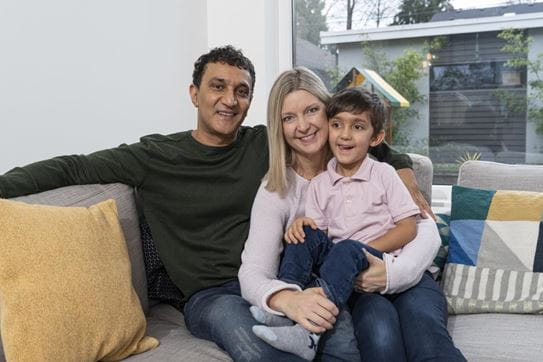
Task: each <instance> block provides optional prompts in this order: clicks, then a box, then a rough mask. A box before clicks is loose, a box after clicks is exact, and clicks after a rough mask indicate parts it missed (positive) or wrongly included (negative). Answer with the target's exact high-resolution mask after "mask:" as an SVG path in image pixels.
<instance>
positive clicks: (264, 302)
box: [260, 282, 302, 316]
mask: <svg viewBox="0 0 543 362" xmlns="http://www.w3.org/2000/svg"><path fill="white" fill-rule="evenodd" d="M286 289H288V290H295V291H301V290H302V288H300V287H299V286H297V285H296V284H287V283H283V282H281V284H280V285H277V286H276V287H274V288H272V289H270V290H269V291H268V292H267V293H266V294H264V295H263V296H262V300H261V301H260V302H261V304H262V307H263V308H264V310H265V311H266V312H269V313H272V314H275V315H279V316H284V314H283V313H281V312H278V311H276V310H275V309H272V308H270V306H269V305H268V300H269V299H270V297H271V296H272V295H273V294H275V293H277V292H279V291H281V290H286Z"/></svg>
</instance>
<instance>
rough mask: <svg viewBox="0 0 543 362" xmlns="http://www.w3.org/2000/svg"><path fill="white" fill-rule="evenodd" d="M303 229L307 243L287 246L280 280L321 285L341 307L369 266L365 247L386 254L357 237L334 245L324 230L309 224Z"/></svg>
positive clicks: (381, 255) (379, 253) (373, 252)
mask: <svg viewBox="0 0 543 362" xmlns="http://www.w3.org/2000/svg"><path fill="white" fill-rule="evenodd" d="M304 232H305V242H303V243H299V244H287V245H286V246H285V251H284V254H283V259H282V261H281V267H280V268H279V279H281V280H283V281H285V282H287V283H291V284H296V285H298V286H300V287H301V288H302V289H305V288H307V287H310V286H318V287H321V288H322V289H323V290H324V292H325V293H326V296H327V297H328V299H330V301H332V302H333V303H334V304H335V305H337V306H338V307H342V306H343V305H345V303H346V302H347V300H348V299H349V296H350V295H351V293H352V292H353V285H354V280H355V278H356V277H357V276H358V274H359V273H360V272H361V271H363V270H365V269H367V268H368V259H367V258H366V255H365V254H364V252H363V251H362V250H363V249H366V250H367V251H368V252H370V253H371V254H373V255H375V256H377V257H379V258H382V257H383V253H382V252H380V251H379V250H376V249H374V248H372V247H370V246H368V245H365V244H363V243H361V242H359V241H356V240H343V241H341V242H339V243H337V244H334V243H333V242H332V241H331V240H330V239H329V238H328V236H327V235H326V234H325V233H324V232H323V231H321V230H313V229H311V228H310V227H307V226H304ZM314 275H317V277H316V278H315V276H314Z"/></svg>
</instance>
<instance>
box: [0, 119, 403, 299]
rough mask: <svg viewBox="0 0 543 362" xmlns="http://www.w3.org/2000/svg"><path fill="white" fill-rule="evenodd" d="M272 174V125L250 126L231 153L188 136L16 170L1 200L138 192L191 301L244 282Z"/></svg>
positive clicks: (380, 152) (397, 159) (2, 184)
mask: <svg viewBox="0 0 543 362" xmlns="http://www.w3.org/2000/svg"><path fill="white" fill-rule="evenodd" d="M372 153H373V154H375V155H376V156H377V158H378V159H380V160H383V161H386V162H388V163H390V164H392V165H393V166H394V167H395V168H396V169H398V168H404V167H411V163H410V160H409V158H408V157H407V156H405V155H400V154H397V153H394V152H392V151H391V149H390V148H389V147H388V146H386V145H383V146H380V147H378V148H377V149H376V150H373V151H372ZM267 168H268V149H267V138H266V128H265V127H264V126H256V127H242V128H241V129H240V132H239V135H238V137H237V139H236V141H235V142H234V143H233V144H232V145H229V146H226V147H210V146H204V145H202V144H200V143H198V142H197V141H196V140H194V138H193V137H192V136H191V132H190V131H187V132H181V133H176V134H172V135H168V136H162V135H151V136H146V137H143V138H142V139H141V140H140V142H138V143H135V144H132V145H121V146H119V147H117V148H113V149H109V150H104V151H99V152H96V153H93V154H90V155H87V156H63V157H56V158H53V159H51V160H46V161H41V162H37V163H33V164H31V165H28V166H25V167H22V168H15V169H13V170H11V171H9V172H8V173H6V174H5V175H3V176H0V195H1V196H2V197H6V198H7V197H15V196H20V195H26V194H31V193H36V192H41V191H45V190H49V189H53V188H57V187H61V186H67V185H74V184H91V183H112V182H122V183H124V184H127V185H131V186H134V187H135V188H136V189H137V191H138V199H139V202H140V205H141V206H142V207H143V212H144V214H145V217H146V219H147V222H148V223H149V226H150V228H151V232H152V234H153V238H154V240H155V243H156V245H157V248H158V252H159V254H160V257H161V259H162V261H163V263H164V265H165V267H166V270H167V271H168V274H169V275H170V277H171V278H172V280H173V281H174V283H175V284H176V285H177V286H178V287H179V289H180V290H181V292H182V293H183V295H184V296H185V301H186V299H188V297H190V296H191V295H192V294H193V293H195V292H197V291H198V290H201V289H203V288H207V287H211V286H216V285H220V284H222V283H224V282H226V281H229V280H233V279H235V278H236V277H237V273H238V269H239V266H240V262H241V251H242V249H243V245H244V243H245V240H246V239H247V235H248V230H249V217H250V214H251V206H252V203H253V199H254V197H255V194H256V191H257V189H258V186H259V184H260V181H261V179H262V177H263V176H264V174H265V172H266V170H267Z"/></svg>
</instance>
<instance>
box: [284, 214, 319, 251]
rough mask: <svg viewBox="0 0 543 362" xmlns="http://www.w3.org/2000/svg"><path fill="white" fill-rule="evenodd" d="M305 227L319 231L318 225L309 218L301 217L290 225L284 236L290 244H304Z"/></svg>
mask: <svg viewBox="0 0 543 362" xmlns="http://www.w3.org/2000/svg"><path fill="white" fill-rule="evenodd" d="M304 226H309V227H311V228H312V229H313V230H317V224H315V221H313V219H311V218H309V217H299V218H297V219H296V220H294V221H293V222H292V224H290V226H289V227H288V229H287V232H286V233H285V235H284V238H285V241H286V242H287V243H289V244H298V243H303V242H304V240H305V233H304Z"/></svg>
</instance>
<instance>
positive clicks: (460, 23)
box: [321, 12, 543, 44]
mask: <svg viewBox="0 0 543 362" xmlns="http://www.w3.org/2000/svg"><path fill="white" fill-rule="evenodd" d="M507 28H517V29H530V28H543V12H538V13H530V14H504V15H502V16H492V17H485V18H472V19H456V20H448V21H433V22H428V23H419V24H407V25H391V26H387V27H382V28H372V29H365V30H344V31H321V44H344V43H359V42H362V41H377V40H390V39H407V38H424V37H431V36H439V35H451V34H465V33H482V32H485V31H501V30H503V29H507Z"/></svg>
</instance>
